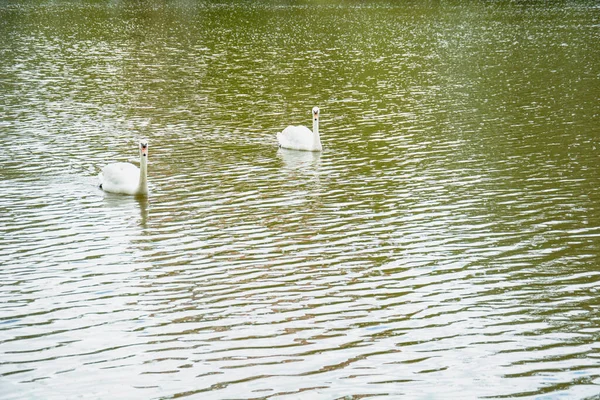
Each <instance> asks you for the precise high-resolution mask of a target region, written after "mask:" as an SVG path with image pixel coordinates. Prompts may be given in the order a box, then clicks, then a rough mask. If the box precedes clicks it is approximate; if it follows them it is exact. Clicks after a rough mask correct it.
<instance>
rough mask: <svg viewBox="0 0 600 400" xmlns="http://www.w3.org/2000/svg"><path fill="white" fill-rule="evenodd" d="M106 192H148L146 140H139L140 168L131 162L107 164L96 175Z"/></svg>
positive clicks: (131, 193)
mask: <svg viewBox="0 0 600 400" xmlns="http://www.w3.org/2000/svg"><path fill="white" fill-rule="evenodd" d="M98 178H100V188H101V189H102V190H104V191H106V192H111V193H121V194H130V195H133V196H135V195H138V196H146V195H147V194H148V142H147V141H146V140H140V168H138V167H136V166H135V165H133V164H131V163H125V162H119V163H114V164H108V165H107V166H105V167H104V168H102V172H100V174H99V175H98Z"/></svg>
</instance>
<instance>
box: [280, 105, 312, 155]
mask: <svg viewBox="0 0 600 400" xmlns="http://www.w3.org/2000/svg"><path fill="white" fill-rule="evenodd" d="M312 114H313V130H312V132H311V130H310V129H308V128H307V127H305V126H288V127H287V128H285V129H284V130H283V131H282V132H279V133H277V140H278V141H279V147H283V148H285V149H292V150H305V151H321V150H323V146H322V145H321V137H320V136H319V107H314V108H313V109H312Z"/></svg>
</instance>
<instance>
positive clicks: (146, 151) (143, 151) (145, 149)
mask: <svg viewBox="0 0 600 400" xmlns="http://www.w3.org/2000/svg"><path fill="white" fill-rule="evenodd" d="M140 151H141V152H142V157H147V156H148V146H142V147H141V148H140Z"/></svg>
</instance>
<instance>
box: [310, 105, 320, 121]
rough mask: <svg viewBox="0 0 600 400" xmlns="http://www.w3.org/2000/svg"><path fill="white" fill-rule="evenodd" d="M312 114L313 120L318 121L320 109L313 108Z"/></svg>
mask: <svg viewBox="0 0 600 400" xmlns="http://www.w3.org/2000/svg"><path fill="white" fill-rule="evenodd" d="M312 113H313V118H314V119H318V118H319V107H313V109H312Z"/></svg>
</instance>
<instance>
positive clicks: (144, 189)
mask: <svg viewBox="0 0 600 400" xmlns="http://www.w3.org/2000/svg"><path fill="white" fill-rule="evenodd" d="M138 193H139V194H146V193H148V156H146V157H144V156H143V155H140V182H139V185H138Z"/></svg>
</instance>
